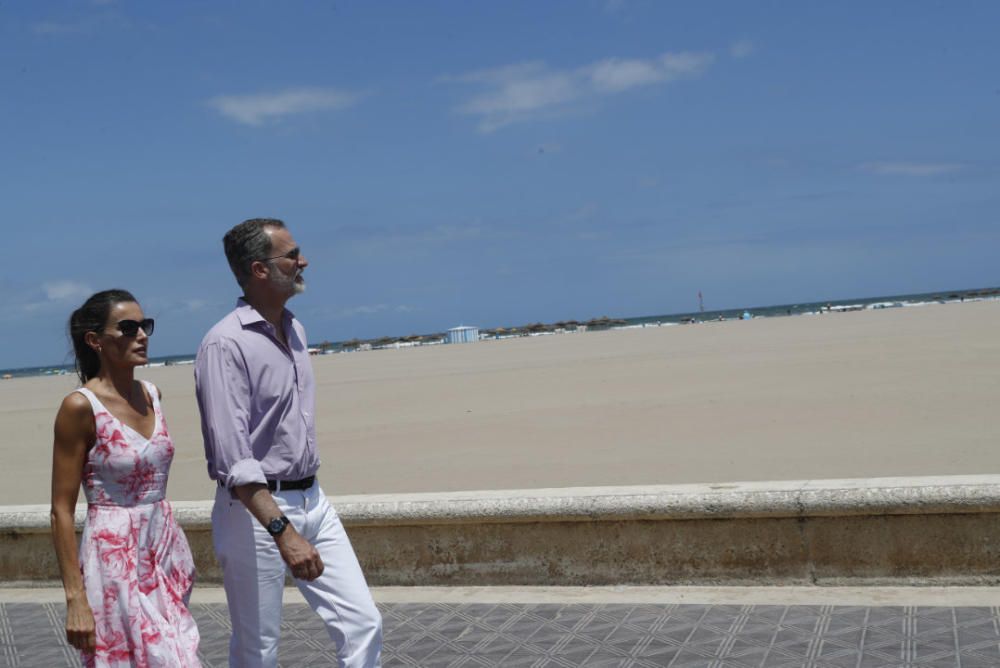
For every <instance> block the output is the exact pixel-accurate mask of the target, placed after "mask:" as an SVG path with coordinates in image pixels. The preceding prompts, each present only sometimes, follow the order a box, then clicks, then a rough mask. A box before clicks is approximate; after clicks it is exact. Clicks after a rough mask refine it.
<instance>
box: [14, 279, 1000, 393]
mask: <svg viewBox="0 0 1000 668" xmlns="http://www.w3.org/2000/svg"><path fill="white" fill-rule="evenodd" d="M983 299H1000V287H997V288H975V289H971V290H946V291H942V292H921V293H916V294H907V295H884V296H881V297H860V298H854V299H839V300H833V301H819V302H802V303H800V304H777V305H773V306H747V307H740V308H729V309H721V310H704V311H702V310H698V311H689V312H686V313H668V314H664V315H643V316H636V317H630V318H620V319H617V322H616V324H614V325H612V327H618V328H627V327H644V326H649V325H661V326H662V325H681V324H688V323H697V322H708V321H713V320H740V319H746V318H777V317H787V316H801V315H816V314H820V313H827V312H830V313H837V312H844V311H860V310H865V309H883V308H907V307H915V306H925V305H928V304H946V303H949V302H964V301H973V300H983ZM340 343H342V342H333V345H332V346H331V350H334V351H336V350H339V349H340ZM193 363H194V353H191V354H188V355H168V356H165V357H153V358H150V360H149V366H172V365H185V364H193ZM71 373H73V365H72V364H63V365H53V366H36V367H23V368H18V369H0V378H2V379H9V378H23V377H27V376H53V375H65V374H71Z"/></svg>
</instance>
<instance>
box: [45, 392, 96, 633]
mask: <svg viewBox="0 0 1000 668" xmlns="http://www.w3.org/2000/svg"><path fill="white" fill-rule="evenodd" d="M95 437H96V430H95V428H94V416H93V412H92V411H91V408H90V402H89V401H87V398H86V397H84V396H83V395H81V394H80V393H78V392H74V393H72V394H71V395H69V396H68V397H66V398H65V399H64V400H63V402H62V406H60V407H59V413H58V414H57V415H56V424H55V444H54V446H53V451H52V542H53V544H54V545H55V549H56V558H57V559H58V560H59V571H60V573H61V575H62V581H63V589H64V590H65V592H66V640H67V642H69V644H70V645H72V646H73V647H76V648H77V649H81V650H89V651H93V649H94V646H95V643H96V638H95V636H94V615H93V613H92V612H91V610H90V605H89V604H88V603H87V593H86V590H85V589H84V587H83V577H82V576H81V574H80V566H79V553H78V551H77V545H76V531H75V529H74V523H73V514H74V511H75V510H76V498H77V496H78V495H79V493H80V481H81V480H82V479H83V465H84V462H85V461H86V457H87V450H88V449H89V448H90V446H91V445H92V444H93V442H94V439H95Z"/></svg>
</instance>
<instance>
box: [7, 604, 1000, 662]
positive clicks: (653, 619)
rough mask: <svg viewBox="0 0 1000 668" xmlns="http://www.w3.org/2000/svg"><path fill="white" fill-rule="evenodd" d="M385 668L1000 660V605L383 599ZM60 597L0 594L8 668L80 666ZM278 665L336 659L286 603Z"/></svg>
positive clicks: (223, 633)
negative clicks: (66, 638) (25, 599)
mask: <svg viewBox="0 0 1000 668" xmlns="http://www.w3.org/2000/svg"><path fill="white" fill-rule="evenodd" d="M379 607H380V608H381V609H382V612H383V616H384V620H385V654H384V665H385V666H386V667H387V668H389V667H392V666H420V667H421V668H423V667H426V668H432V667H435V666H463V667H479V666H503V667H508V666H509V667H510V668H516V667H521V666H525V667H527V666H531V667H534V668H541V667H542V666H546V667H556V666H561V667H565V668H575V667H577V666H636V667H639V666H643V667H650V668H658V667H662V666H676V667H680V666H711V667H713V668H722V667H733V668H737V667H744V666H788V667H795V668H800V667H805V666H816V667H817V668H818V667H820V666H831V667H833V666H836V667H841V666H851V667H855V668H860V667H862V666H892V667H894V668H895V667H901V666H920V667H922V668H923V667H927V666H961V667H962V668H974V667H986V666H992V667H998V666H1000V607H864V606H843V605H836V606H831V605H822V606H818V605H817V606H810V605H794V606H782V605H691V604H663V605H625V604H579V603H575V604H554V603H542V604H514V603H502V604H487V603H386V604H381V605H380V606H379ZM192 610H193V612H194V614H195V617H196V618H197V620H198V625H199V627H200V629H201V634H202V644H201V650H202V660H203V662H204V665H205V666H206V667H215V666H225V665H226V644H227V641H228V628H229V618H228V615H227V612H226V607H225V605H224V604H221V603H200V604H195V605H192ZM63 614H64V607H63V605H62V604H58V603H21V602H0V667H7V666H10V667H14V666H32V667H34V666H38V667H40V668H42V667H43V668H58V667H59V666H76V665H79V663H78V662H77V659H76V656H75V654H74V652H73V651H71V650H70V649H69V647H67V646H66V645H65V643H64V642H63V640H62V636H63V632H62V626H63V620H64V618H63ZM280 660H281V665H282V666H295V667H296V668H298V667H302V666H330V665H335V663H334V661H333V657H332V652H331V651H330V644H329V641H328V640H327V637H326V634H325V632H324V631H323V630H322V628H321V626H320V624H319V620H318V618H317V617H316V616H315V615H314V614H313V613H312V611H311V610H309V608H308V607H306V606H305V605H303V604H301V603H293V604H287V605H286V606H285V618H284V631H283V636H282V646H281V653H280Z"/></svg>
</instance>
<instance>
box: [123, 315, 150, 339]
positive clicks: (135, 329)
mask: <svg viewBox="0 0 1000 668" xmlns="http://www.w3.org/2000/svg"><path fill="white" fill-rule="evenodd" d="M155 324H156V323H155V322H153V319H152V318H145V319H144V320H119V321H118V331H120V332H121V333H122V335H123V336H130V337H131V336H138V334H139V330H140V329H142V331H144V332H145V333H146V336H152V335H153V326H154V325H155Z"/></svg>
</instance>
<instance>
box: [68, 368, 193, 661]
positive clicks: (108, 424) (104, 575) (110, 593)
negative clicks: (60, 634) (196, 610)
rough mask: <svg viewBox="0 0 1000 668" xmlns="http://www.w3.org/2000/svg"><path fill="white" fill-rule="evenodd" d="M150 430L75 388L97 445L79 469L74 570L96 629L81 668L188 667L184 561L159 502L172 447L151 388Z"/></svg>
mask: <svg viewBox="0 0 1000 668" xmlns="http://www.w3.org/2000/svg"><path fill="white" fill-rule="evenodd" d="M145 385H146V389H147V391H148V392H149V395H150V396H151V397H152V399H153V410H154V413H155V426H154V429H153V435H152V437H151V438H148V439H147V438H145V437H144V436H143V435H142V434H140V433H139V432H137V431H135V430H134V429H132V428H131V427H129V426H128V425H126V424H125V423H123V422H122V421H121V420H119V419H118V418H116V417H114V416H113V415H111V413H109V412H108V410H107V409H106V408H105V407H104V405H103V404H102V403H101V402H100V400H99V399H98V398H97V397H96V395H94V393H93V392H91V391H90V390H88V389H86V388H81V389H80V390H79V392H80V393H82V394H83V395H84V396H86V397H87V399H89V400H90V404H91V406H92V407H93V409H94V423H95V426H96V427H97V440H96V442H95V444H94V447H93V448H91V449H90V452H89V453H88V455H87V462H86V464H85V465H84V472H83V473H84V475H83V489H84V493H85V494H86V495H87V503H88V507H87V522H86V524H85V525H84V529H83V538H82V539H81V542H80V569H81V571H82V572H83V581H84V585H85V586H86V589H87V600H88V601H89V602H90V607H91V609H92V610H93V613H94V621H95V623H96V627H97V649H96V651H95V652H93V653H88V652H85V653H84V654H83V663H84V665H85V666H87V667H88V668H90V667H92V666H93V667H98V666H101V667H103V666H108V667H111V668H123V667H125V666H136V667H138V668H167V667H169V668H191V667H194V666H200V665H201V663H200V662H199V661H198V641H199V636H198V627H197V626H196V625H195V622H194V618H192V616H191V613H190V611H188V607H187V602H188V598H189V597H190V595H191V588H192V586H193V585H194V559H193V558H192V557H191V550H190V548H189V547H188V542H187V538H186V537H185V536H184V532H183V531H182V530H181V528H180V526H179V525H178V524H177V522H176V521H175V520H174V516H173V511H172V509H171V507H170V503H169V502H167V500H166V499H165V498H164V494H165V492H166V488H167V475H168V473H169V471H170V463H171V462H172V461H173V457H174V446H173V443H172V442H171V441H170V435H169V434H168V433H167V424H166V422H165V421H164V419H163V413H162V411H161V410H160V401H159V398H158V396H157V391H156V388H155V387H153V386H152V385H151V384H149V383H146V384H145Z"/></svg>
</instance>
